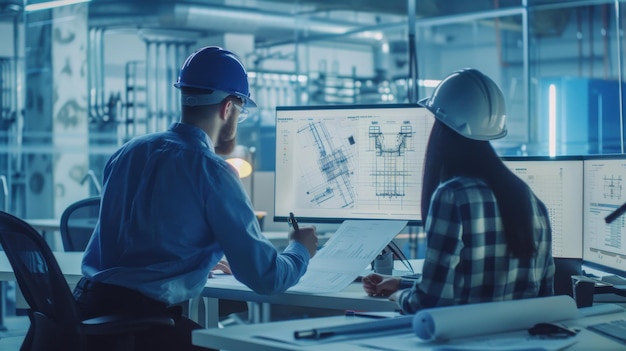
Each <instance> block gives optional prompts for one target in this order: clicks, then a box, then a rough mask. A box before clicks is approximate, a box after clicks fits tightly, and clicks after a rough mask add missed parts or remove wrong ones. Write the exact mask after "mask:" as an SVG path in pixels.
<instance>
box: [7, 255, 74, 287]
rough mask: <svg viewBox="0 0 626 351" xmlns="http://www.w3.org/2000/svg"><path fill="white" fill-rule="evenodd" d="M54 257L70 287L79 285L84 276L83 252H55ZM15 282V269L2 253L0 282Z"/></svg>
mask: <svg viewBox="0 0 626 351" xmlns="http://www.w3.org/2000/svg"><path fill="white" fill-rule="evenodd" d="M54 257H56V259H57V262H58V263H59V267H61V272H63V275H64V276H65V279H66V280H67V282H68V284H70V286H72V285H74V284H76V283H78V281H79V280H80V278H81V277H82V276H83V275H82V273H81V263H82V260H83V253H82V252H64V251H55V252H54ZM13 280H15V274H13V268H12V267H11V264H9V259H8V258H7V256H6V255H5V254H4V252H0V281H13Z"/></svg>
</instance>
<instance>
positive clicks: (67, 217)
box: [59, 196, 100, 251]
mask: <svg viewBox="0 0 626 351" xmlns="http://www.w3.org/2000/svg"><path fill="white" fill-rule="evenodd" d="M99 212H100V196H93V197H89V198H86V199H82V200H79V201H76V202H74V203H73V204H71V205H69V206H68V207H67V208H66V209H65V210H64V211H63V213H62V214H61V223H60V227H59V230H60V231H61V239H62V240H63V249H64V250H65V251H85V248H86V247H87V243H88V242H89V238H91V234H92V233H93V229H94V228H95V227H96V223H97V221H98V214H99Z"/></svg>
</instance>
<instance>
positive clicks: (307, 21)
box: [0, 0, 626, 218]
mask: <svg viewBox="0 0 626 351" xmlns="http://www.w3.org/2000/svg"><path fill="white" fill-rule="evenodd" d="M37 2H41V1H37ZM145 2H146V1H145V0H136V1H132V2H128V1H126V2H125V1H120V0H92V1H91V2H85V3H81V4H77V5H70V6H66V7H62V8H54V9H47V10H41V11H26V10H25V9H24V8H22V7H20V4H21V2H15V4H13V6H4V7H3V6H2V4H0V32H1V35H2V37H3V38H10V39H11V45H7V46H5V47H3V49H2V51H0V63H1V64H2V67H1V68H2V69H1V70H0V78H1V79H0V80H1V81H2V99H0V102H1V104H2V105H1V106H0V109H1V110H2V113H3V115H2V121H3V122H2V135H0V137H2V138H3V140H5V141H6V142H5V144H4V147H3V148H1V149H0V166H2V167H3V168H4V170H0V176H4V177H3V178H2V179H3V182H6V183H8V186H7V187H6V188H7V189H8V192H7V191H5V193H9V195H8V197H9V199H10V201H7V203H8V205H7V207H8V208H9V210H11V211H12V212H15V213H16V214H18V215H21V216H25V217H30V218H34V217H55V216H56V215H58V214H59V213H60V211H61V210H62V208H63V207H64V206H65V205H67V204H69V203H71V202H73V201H75V200H77V197H86V196H88V195H93V194H95V193H96V192H97V189H98V186H97V185H98V184H93V183H94V179H95V180H96V181H97V180H99V179H100V177H101V172H102V167H103V164H104V162H105V161H106V159H107V157H108V155H110V153H111V152H112V151H113V150H115V149H116V148H117V147H118V146H119V145H121V144H122V143H123V142H125V141H126V140H128V139H129V138H131V137H132V136H135V135H140V134H143V133H147V132H151V131H156V130H162V129H164V128H166V127H167V125H168V124H169V123H171V122H172V121H175V120H177V118H178V113H179V106H178V101H177V95H176V91H175V89H173V88H172V86H171V83H172V82H173V81H174V80H175V79H176V75H177V71H178V67H180V65H181V64H182V61H183V60H184V58H185V57H186V56H187V55H188V54H189V53H190V52H191V51H192V50H193V49H195V48H197V47H200V46H203V45H221V46H225V47H228V48H230V49H231V50H233V51H235V52H237V53H239V54H240V55H241V57H242V59H243V61H244V63H245V64H246V66H247V67H248V69H249V72H250V85H251V90H252V95H253V96H254V97H255V100H256V101H257V102H258V103H259V106H260V107H259V108H258V109H257V110H256V111H255V112H254V114H253V115H252V116H251V118H249V119H248V120H247V121H246V122H245V123H243V124H241V125H240V126H239V127H240V134H239V139H238V140H239V143H240V144H241V145H243V146H247V147H248V148H249V149H252V150H255V153H254V157H253V162H254V163H255V164H254V166H255V169H256V170H260V171H270V172H271V171H272V170H273V169H274V162H275V161H274V155H275V150H274V138H275V132H274V128H275V124H274V110H275V107H276V106H285V105H287V106H304V105H325V104H376V103H395V102H397V103H406V102H412V101H416V100H417V99H419V98H423V97H426V96H428V95H429V94H430V93H432V90H433V88H434V87H435V86H436V84H437V83H438V81H439V80H441V79H442V78H443V77H445V76H446V75H447V74H449V73H450V72H452V71H454V70H457V69H460V68H464V67H474V68H477V69H480V70H481V71H483V72H485V73H486V74H488V75H489V76H491V77H492V78H493V79H494V80H495V81H496V82H497V83H498V84H499V85H500V87H501V88H502V90H503V92H504V94H505V98H506V101H507V109H508V129H509V134H508V136H507V137H506V138H504V139H502V140H498V141H497V142H495V143H494V144H495V145H496V147H497V149H498V151H499V152H500V153H501V154H502V155H503V156H511V155H522V156H523V155H581V154H605V153H623V151H624V146H623V140H624V132H623V131H624V123H623V110H624V106H623V81H624V77H623V75H624V73H623V71H624V65H625V61H626V59H625V58H624V38H623V34H622V31H623V29H624V28H623V27H624V23H626V22H625V16H626V1H617V0H613V1H601V0H595V1H547V0H542V1H538V0H534V1H533V0H525V1H521V0H489V1H487V0H484V1H471V2H470V1H465V0H429V1H415V0H408V1H399V0H398V1H391V2H380V1H358V2H345V3H344V2H342V3H341V4H339V5H338V4H334V3H333V4H331V2H328V1H323V0H299V1H293V0H270V1H255V2H246V1H239V2H236V3H235V2H232V4H231V2H224V1H211V0H205V1H176V2H171V1H156V2H154V3H155V6H143V5H145V4H144V3H145ZM9 3H13V2H11V1H9ZM408 14H410V15H408ZM16 18H17V19H18V20H15V19H16ZM9 110H11V111H12V112H11V113H10V114H9V113H8V112H7V113H5V111H9ZM94 175H95V177H94ZM4 178H6V181H4ZM68 194H69V195H68ZM59 199H60V200H59ZM34 203H36V204H37V206H33V204H34Z"/></svg>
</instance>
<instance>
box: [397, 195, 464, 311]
mask: <svg viewBox="0 0 626 351" xmlns="http://www.w3.org/2000/svg"><path fill="white" fill-rule="evenodd" d="M462 228H463V225H462V221H461V214H460V211H459V208H458V207H457V206H456V204H455V201H454V194H453V192H452V191H450V190H447V189H445V188H439V189H437V190H436V191H435V193H434V194H433V197H432V200H431V204H430V209H429V211H428V217H427V218H426V224H425V231H426V240H427V248H426V256H425V259H424V267H423V270H422V280H421V281H420V282H419V283H418V284H415V285H414V286H413V287H412V288H411V289H405V290H400V291H399V292H398V296H397V302H398V305H399V307H400V308H401V309H402V311H404V312H405V313H415V312H417V311H418V310H419V309H422V308H426V307H433V306H446V305H452V304H454V287H455V282H454V279H455V278H454V277H455V274H454V271H455V269H456V267H457V265H458V264H459V260H460V259H459V257H460V256H459V255H460V252H461V249H462V247H463V242H462V240H461V234H462Z"/></svg>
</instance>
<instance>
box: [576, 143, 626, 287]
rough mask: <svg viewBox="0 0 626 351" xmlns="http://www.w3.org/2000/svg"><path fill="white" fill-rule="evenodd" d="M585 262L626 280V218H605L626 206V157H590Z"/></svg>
mask: <svg viewBox="0 0 626 351" xmlns="http://www.w3.org/2000/svg"><path fill="white" fill-rule="evenodd" d="M584 163H585V169H584V171H585V175H584V177H585V183H584V199H585V205H584V214H583V215H584V222H585V236H584V241H583V262H584V263H585V264H587V265H589V266H592V267H595V268H598V269H600V270H602V271H606V272H610V273H613V274H617V275H620V276H623V277H624V276H626V216H620V217H618V218H617V219H615V220H614V221H613V222H611V223H610V224H607V223H606V221H605V220H604V218H605V217H606V216H607V215H609V214H610V213H611V212H613V211H615V210H616V209H617V208H618V207H620V206H621V205H622V204H624V202H626V189H624V185H626V156H624V155H621V156H595V157H594V156H586V157H585V160H584Z"/></svg>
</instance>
